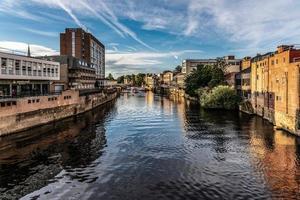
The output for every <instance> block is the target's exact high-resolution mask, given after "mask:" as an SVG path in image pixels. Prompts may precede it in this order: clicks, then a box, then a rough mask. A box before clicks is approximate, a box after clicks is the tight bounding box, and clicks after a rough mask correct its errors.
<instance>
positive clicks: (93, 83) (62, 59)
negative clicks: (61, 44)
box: [42, 56, 100, 90]
mask: <svg viewBox="0 0 300 200" xmlns="http://www.w3.org/2000/svg"><path fill="white" fill-rule="evenodd" d="M42 59H46V60H50V61H55V62H59V63H60V68H61V76H60V80H59V81H57V84H59V83H60V84H61V85H63V86H64V88H62V89H63V90H65V89H76V90H83V89H94V88H95V87H97V84H99V83H98V82H97V80H96V72H95V69H94V68H91V67H88V66H87V65H86V63H85V61H84V60H82V59H78V58H75V57H73V56H45V57H42ZM99 86H100V84H99Z"/></svg>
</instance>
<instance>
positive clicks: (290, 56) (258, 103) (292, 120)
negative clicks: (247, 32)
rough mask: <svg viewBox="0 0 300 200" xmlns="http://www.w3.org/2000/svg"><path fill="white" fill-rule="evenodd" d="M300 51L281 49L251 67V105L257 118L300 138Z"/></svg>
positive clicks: (291, 47)
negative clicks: (298, 135)
mask: <svg viewBox="0 0 300 200" xmlns="http://www.w3.org/2000/svg"><path fill="white" fill-rule="evenodd" d="M299 66H300V49H296V48H294V47H293V46H287V45H282V46H279V47H278V48H277V51H275V52H272V53H268V54H265V55H258V56H256V57H254V58H253V59H252V64H251V92H252V98H251V99H252V105H253V108H254V111H255V113H256V114H258V115H260V116H263V117H264V118H266V119H268V120H269V121H271V122H273V123H274V124H275V125H276V126H278V127H281V128H283V129H286V130H288V131H291V132H294V133H297V134H299V128H300V124H299V108H300V106H299V95H300V72H299Z"/></svg>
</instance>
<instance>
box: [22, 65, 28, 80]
mask: <svg viewBox="0 0 300 200" xmlns="http://www.w3.org/2000/svg"><path fill="white" fill-rule="evenodd" d="M26 64H27V62H26V61H23V62H22V75H23V76H26V75H27V73H26Z"/></svg>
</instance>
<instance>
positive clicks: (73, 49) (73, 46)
mask: <svg viewBox="0 0 300 200" xmlns="http://www.w3.org/2000/svg"><path fill="white" fill-rule="evenodd" d="M72 56H73V57H75V32H72Z"/></svg>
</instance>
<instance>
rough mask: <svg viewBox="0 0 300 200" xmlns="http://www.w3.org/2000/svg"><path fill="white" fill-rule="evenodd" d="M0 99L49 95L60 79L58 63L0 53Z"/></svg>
mask: <svg viewBox="0 0 300 200" xmlns="http://www.w3.org/2000/svg"><path fill="white" fill-rule="evenodd" d="M0 63H1V66H0V67H1V69H0V97H1V96H2V97H3V96H19V95H37V94H42V93H49V91H50V84H51V81H57V80H59V79H60V65H59V63H58V62H52V61H45V60H41V59H37V58H33V57H27V56H21V55H16V54H10V53H4V52H0Z"/></svg>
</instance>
